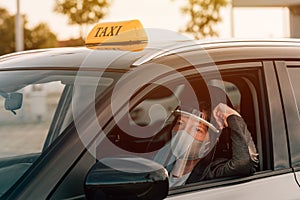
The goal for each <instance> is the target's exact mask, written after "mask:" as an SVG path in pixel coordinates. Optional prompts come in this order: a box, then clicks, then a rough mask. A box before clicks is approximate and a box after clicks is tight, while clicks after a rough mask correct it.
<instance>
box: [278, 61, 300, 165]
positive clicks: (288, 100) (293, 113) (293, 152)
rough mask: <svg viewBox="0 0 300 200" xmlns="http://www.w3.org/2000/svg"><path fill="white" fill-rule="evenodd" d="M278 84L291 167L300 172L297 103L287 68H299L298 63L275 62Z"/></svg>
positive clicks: (299, 63)
mask: <svg viewBox="0 0 300 200" xmlns="http://www.w3.org/2000/svg"><path fill="white" fill-rule="evenodd" d="M275 66H276V71H277V77H278V82H279V86H280V92H281V98H282V104H283V110H284V117H285V123H286V129H287V136H288V139H289V140H288V144H289V151H290V159H291V166H292V167H297V168H298V169H299V170H300V151H299V144H300V135H299V130H300V122H299V113H298V111H299V110H298V109H299V108H297V102H296V99H295V96H294V93H293V86H292V83H291V80H290V77H289V72H288V69H287V68H289V67H299V70H300V61H296V60H295V61H285V60H280V61H275Z"/></svg>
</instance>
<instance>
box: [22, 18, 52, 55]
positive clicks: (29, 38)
mask: <svg viewBox="0 0 300 200" xmlns="http://www.w3.org/2000/svg"><path fill="white" fill-rule="evenodd" d="M24 44H25V49H26V50H29V49H41V48H49V47H56V46H57V38H56V35H55V34H54V33H52V32H51V30H50V28H49V26H48V25H47V24H45V23H40V24H38V25H37V26H35V27H34V28H33V29H31V30H28V29H25V32H24Z"/></svg>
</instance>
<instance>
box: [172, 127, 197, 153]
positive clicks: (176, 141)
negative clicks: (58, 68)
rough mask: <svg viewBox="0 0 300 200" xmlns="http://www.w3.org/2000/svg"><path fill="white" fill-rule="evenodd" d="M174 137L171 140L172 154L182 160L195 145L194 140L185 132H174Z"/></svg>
mask: <svg viewBox="0 0 300 200" xmlns="http://www.w3.org/2000/svg"><path fill="white" fill-rule="evenodd" d="M174 134H175V135H174ZM172 135H174V137H173V138H172V140H171V148H172V153H173V155H174V156H175V157H176V158H182V157H183V156H184V154H185V153H186V152H187V151H188V149H189V147H190V146H191V144H192V143H193V140H194V138H193V136H191V135H190V134H188V133H187V132H186V131H185V130H179V131H176V132H175V131H172Z"/></svg>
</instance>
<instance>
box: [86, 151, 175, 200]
mask: <svg viewBox="0 0 300 200" xmlns="http://www.w3.org/2000/svg"><path fill="white" fill-rule="evenodd" d="M84 190H85V194H86V198H87V199H144V200H146V199H149V200H156V199H164V198H165V197H166V196H167V195H168V190H169V180H168V172H167V170H166V169H165V168H164V167H163V166H162V165H160V164H158V163H156V162H154V161H152V160H148V159H144V158H137V157H118V158H105V159H101V160H99V162H97V163H96V164H95V165H93V167H92V168H91V169H90V171H89V172H88V174H87V176H86V179H85V188H84Z"/></svg>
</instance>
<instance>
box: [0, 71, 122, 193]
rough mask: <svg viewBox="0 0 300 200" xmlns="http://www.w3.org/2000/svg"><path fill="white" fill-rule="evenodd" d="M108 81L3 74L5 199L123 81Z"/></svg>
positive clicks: (0, 178)
mask: <svg viewBox="0 0 300 200" xmlns="http://www.w3.org/2000/svg"><path fill="white" fill-rule="evenodd" d="M105 76H106V73H103V77H101V78H99V77H97V74H96V73H95V72H82V73H81V74H80V75H79V74H77V72H76V71H60V70H54V71H47V70H34V71H30V70H28V71H11V72H0V196H2V195H3V194H4V193H5V192H6V191H7V190H8V189H9V188H10V187H11V186H12V185H13V184H14V183H15V182H16V181H17V180H18V179H19V178H20V177H21V176H22V175H23V174H24V172H26V171H27V170H28V169H29V167H30V166H31V165H34V162H35V160H37V158H38V157H39V156H40V155H41V152H42V151H44V150H45V149H47V147H48V146H49V145H50V144H51V143H53V142H54V141H55V139H56V138H57V137H58V135H59V134H61V133H62V132H63V131H64V129H65V128H66V127H67V126H68V125H69V124H70V123H71V122H72V121H73V120H74V119H73V116H74V115H73V114H74V112H84V110H85V107H86V106H87V104H90V103H93V102H94V101H95V97H97V96H101V95H102V94H104V93H105V92H106V91H108V90H109V88H110V87H111V85H112V84H113V83H114V79H115V77H118V76H116V75H113V74H110V75H107V77H105ZM113 77H114V78H113ZM76 80H77V82H76ZM89 97H93V98H89ZM72 101H74V104H75V105H74V106H71V105H72ZM74 108H75V109H76V110H74Z"/></svg>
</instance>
